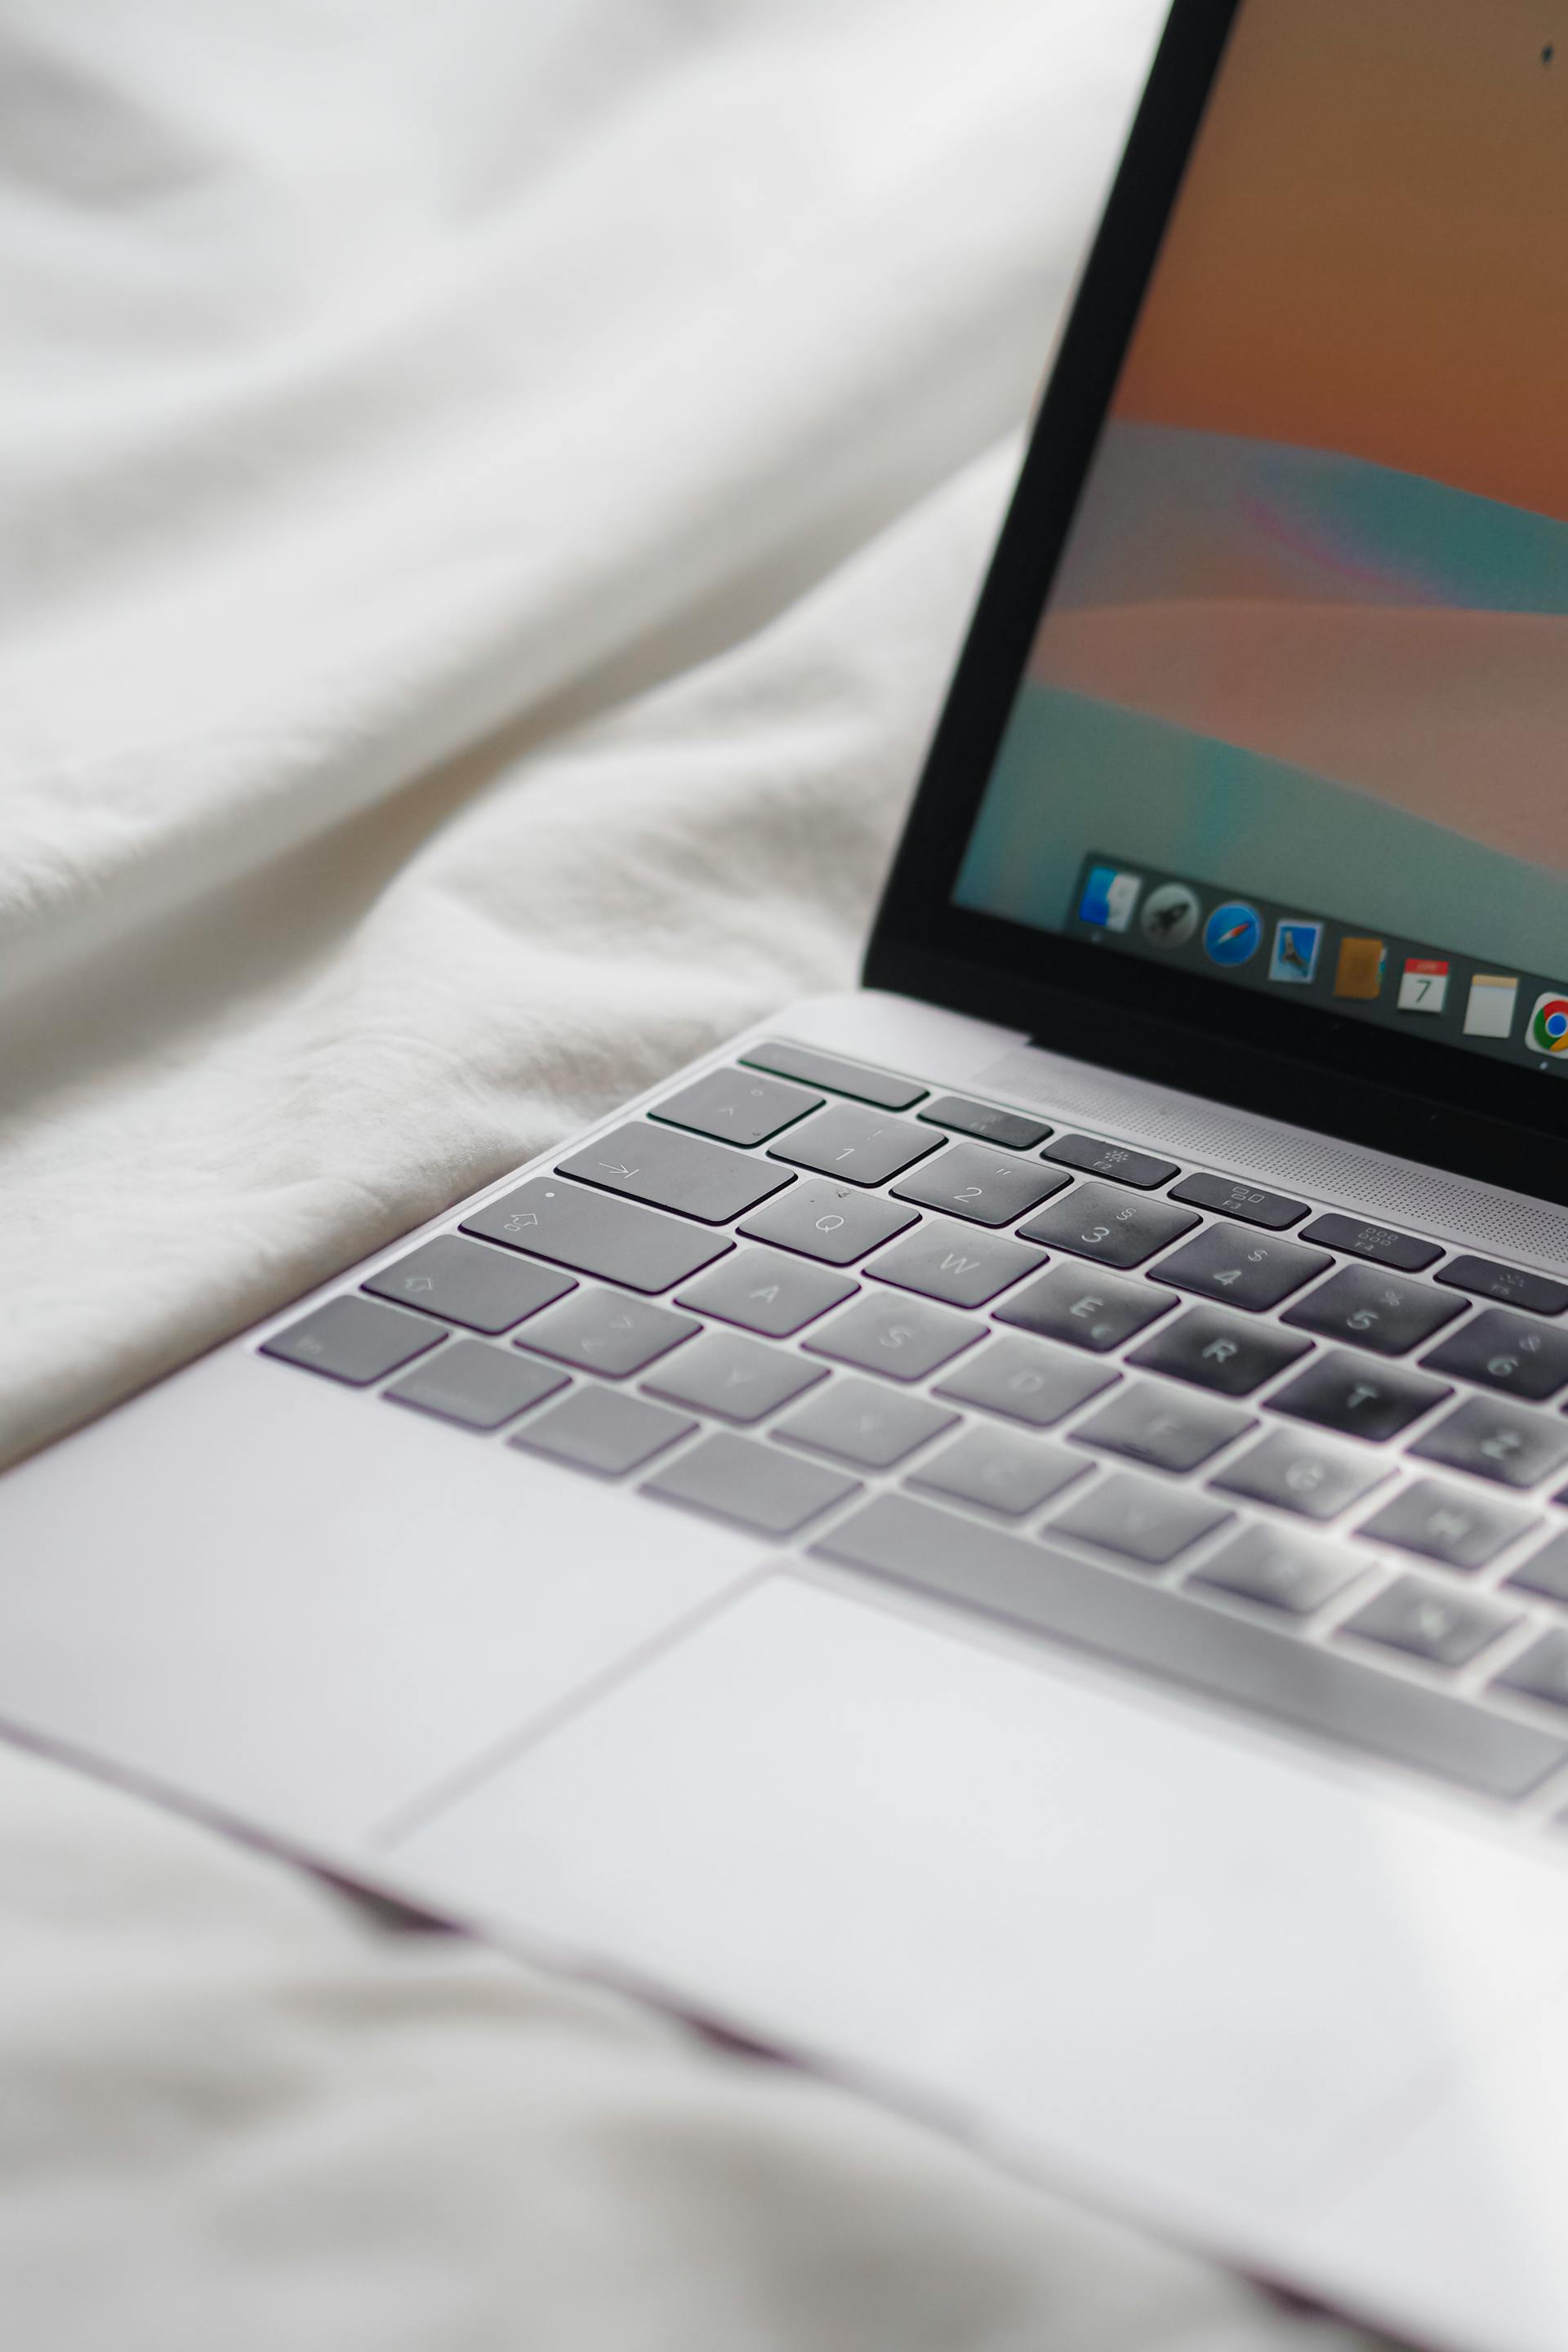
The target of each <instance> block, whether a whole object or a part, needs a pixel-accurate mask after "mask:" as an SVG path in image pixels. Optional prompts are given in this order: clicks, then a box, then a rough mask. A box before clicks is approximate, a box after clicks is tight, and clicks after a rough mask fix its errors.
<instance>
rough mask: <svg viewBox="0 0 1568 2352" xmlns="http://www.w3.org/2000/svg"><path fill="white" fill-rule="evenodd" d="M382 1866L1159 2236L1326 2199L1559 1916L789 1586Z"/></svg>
mask: <svg viewBox="0 0 1568 2352" xmlns="http://www.w3.org/2000/svg"><path fill="white" fill-rule="evenodd" d="M396 1861H397V1864H398V1866H399V1869H400V1870H403V1869H406V1871H407V1872H408V1874H409V1881H408V1883H409V1884H410V1885H411V1887H412V1888H413V1889H414V1890H415V1891H416V1892H423V1893H425V1894H426V1895H428V1896H431V1897H434V1898H435V1899H436V1900H437V1902H439V1903H441V1904H444V1905H445V1906H446V1907H447V1908H449V1909H451V1910H452V1911H454V1912H456V1913H458V1915H460V1916H468V1917H469V1918H470V1919H473V1920H475V1921H477V1922H479V1923H480V1924H488V1925H489V1926H491V1927H495V1928H497V1929H498V1930H500V1932H502V1933H504V1932H505V1931H506V1929H507V1928H508V1927H512V1928H521V1929H523V1930H526V1931H531V1932H532V1933H534V1934H537V1935H542V1936H544V1937H548V1938H550V1939H551V1940H552V1941H553V1942H554V1943H555V1944H556V1945H557V1946H558V1947H563V1948H568V1949H572V1950H575V1951H577V1952H579V1953H582V1954H584V1955H588V1956H591V1957H593V1958H596V1959H598V1960H600V1961H607V1962H609V1963H610V1964H611V1965H612V1966H614V1967H616V1968H618V1969H623V1970H626V1971H631V1972H634V1973H635V1974H636V1975H637V1976H640V1977H642V1978H645V1979H649V1980H651V1981H653V1982H655V1983H661V1984H663V1985H665V1986H668V1988H669V1989H670V1990H671V1991H672V1992H673V1993H674V1994H675V1995H676V1996H678V1997H679V1998H680V1999H682V2000H685V2001H686V2002H687V2003H689V2005H692V2006H695V2007H700V2008H702V2009H705V2010H707V2011H710V2012H711V2013H712V2014H714V2015H716V2016H719V2017H721V2018H724V2019H727V2020H729V2021H732V2022H734V2023H735V2024H737V2025H739V2026H741V2027H743V2028H744V2029H745V2030H747V2031H749V2032H752V2034H755V2035H759V2036H761V2037H763V2038H766V2039H771V2040H773V2041H774V2042H777V2043H779V2044H780V2045H782V2046H784V2047H785V2048H788V2049H792V2050H794V2051H795V2052H797V2053H801V2054H804V2055H806V2056H808V2057H815V2058H816V2059H818V2060H820V2061H823V2062H825V2063H828V2064H830V2065H832V2066H834V2067H836V2068H837V2069H838V2070H840V2071H843V2072H846V2073H847V2074H850V2075H852V2076H858V2077H859V2078H860V2079H863V2080H867V2081H870V2082H873V2083H874V2082H876V2081H877V2080H878V2079H879V2078H880V2079H882V2080H883V2081H885V2082H887V2083H889V2084H896V2085H899V2086H900V2087H901V2088H902V2089H903V2090H904V2091H906V2092H907V2093H909V2094H910V2095H916V2096H918V2097H920V2098H921V2100H922V2101H925V2102H935V2103H938V2104H940V2105H941V2106H942V2107H943V2108H945V2109H946V2110H948V2111H949V2112H953V2111H957V2112H958V2113H960V2114H962V2115H963V2116H965V2117H966V2118H968V2119H970V2120H972V2121H974V2122H979V2123H984V2126H986V2127H988V2128H989V2129H990V2130H991V2131H993V2132H999V2133H1001V2134H1002V2135H1003V2136H1004V2137H1006V2138H1007V2139H1008V2140H1010V2141H1011V2142H1012V2143H1013V2144H1014V2145H1016V2146H1017V2147H1019V2148H1020V2149H1021V2150H1029V2151H1032V2152H1033V2153H1034V2154H1035V2155H1037V2157H1038V2158H1041V2159H1043V2160H1045V2161H1047V2162H1050V2163H1056V2164H1065V2165H1068V2166H1069V2167H1070V2168H1071V2169H1072V2170H1073V2172H1075V2173H1076V2174H1077V2175H1078V2176H1079V2177H1080V2178H1086V2179H1089V2180H1090V2181H1092V2180H1094V2179H1099V2180H1100V2182H1101V2183H1102V2184H1103V2186H1104V2187H1105V2188H1106V2189H1110V2190H1111V2191H1112V2192H1113V2193H1118V2194H1124V2195H1127V2196H1130V2197H1132V2198H1134V2199H1136V2200H1138V2201H1139V2202H1141V2203H1144V2204H1146V2205H1148V2206H1150V2207H1151V2208H1152V2209H1153V2210H1163V2211H1164V2212H1166V2213H1167V2214H1169V2215H1170V2217H1171V2218H1172V2219H1173V2221H1179V2220H1180V2219H1181V2217H1182V2214H1183V2212H1184V2210H1185V2211H1188V2212H1190V2213H1191V2214H1192V2215H1194V2216H1200V2215H1203V2214H1205V2213H1207V2214H1209V2215H1211V2216H1212V2214H1213V2213H1214V2212H1215V2211H1216V2210H1226V2209H1230V2210H1237V2209H1240V2210H1245V2209H1246V2208H1247V2207H1252V2208H1254V2209H1255V2210H1257V2209H1260V2208H1265V2207H1269V2206H1275V2205H1277V2202H1278V2200H1279V2199H1281V2198H1289V2199H1293V2200H1309V2199H1310V2198H1311V2197H1312V2196H1313V2195H1314V2193H1315V2191H1316V2190H1317V2189H1318V2188H1319V2187H1320V2186H1321V2185H1326V2184H1329V2183H1331V2182H1339V2183H1342V2179H1343V2166H1344V2163H1345V2160H1346V2158H1347V2156H1348V2155H1349V2153H1350V2152H1351V2151H1352V2149H1353V2148H1354V2147H1356V2146H1358V2145H1362V2144H1364V2143H1365V2140H1366V2137H1367V2135H1368V2134H1369V2133H1370V2132H1371V2130H1372V2129H1373V2126H1375V2125H1376V2124H1377V2123H1378V2122H1379V2121H1380V2120H1381V2119H1382V2118H1384V2117H1385V2116H1390V2115H1391V2114H1392V2113H1393V2112H1394V2106H1395V2103H1396V2102H1398V2100H1399V2099H1400V2097H1401V2095H1402V2094H1404V2093H1405V2092H1407V2091H1408V2090H1409V2089H1410V2088H1411V2087H1412V2085H1413V2084H1415V2081H1416V2080H1417V2079H1418V2078H1420V2077H1423V2076H1426V2075H1427V2074H1428V2072H1429V2070H1431V2069H1433V2068H1434V2067H1441V2066H1442V2065H1443V2064H1444V2063H1446V2060H1447V2055H1448V2053H1450V2052H1451V2051H1452V2050H1453V2049H1454V2048H1455V2047H1456V2044H1457V2042H1458V2038H1459V2037H1461V2036H1464V2035H1466V2034H1467V2033H1468V2032H1474V2031H1476V2030H1477V2029H1478V2024H1487V2025H1489V2028H1490V2029H1491V2030H1493V2031H1495V2028H1496V2021H1497V2019H1498V2017H1499V2014H1500V2011H1501V2012H1502V2013H1505V2014H1506V2013H1507V2010H1508V2005H1509V2003H1510V2000H1513V1999H1516V1998H1519V1997H1521V1996H1522V1995H1524V1994H1525V1993H1527V1992H1528V1991H1530V1990H1532V1989H1534V1988H1535V1987H1537V1986H1539V1985H1540V1984H1541V1983H1542V1982H1544V1981H1545V1980H1546V1979H1547V1976H1548V1974H1549V1972H1550V1971H1551V1969H1552V1966H1553V1965H1554V1964H1553V1963H1552V1959H1551V1958H1550V1955H1551V1953H1552V1951H1555V1952H1557V1953H1559V1954H1560V1953H1561V1952H1562V1951H1563V1948H1564V1943H1563V1937H1564V1929H1565V1928H1568V1887H1565V1885H1564V1883H1563V1879H1562V1878H1561V1876H1560V1875H1559V1874H1557V1873H1555V1872H1553V1871H1550V1870H1547V1869H1543V1868H1541V1867H1538V1866H1537V1865H1536V1864H1534V1863H1533V1862H1532V1861H1525V1860H1521V1859H1519V1858H1518V1857H1517V1856H1516V1855H1515V1854H1514V1853H1512V1852H1510V1850H1509V1849H1507V1848H1505V1847H1503V1846H1501V1845H1500V1844H1498V1843H1493V1842H1491V1841H1489V1840H1487V1839H1484V1838H1482V1837H1479V1836H1477V1835H1475V1834H1474V1833H1473V1832H1471V1831H1470V1830H1468V1828H1467V1826H1466V1824H1465V1822H1464V1820H1463V1817H1462V1816H1457V1817H1455V1818H1452V1819H1450V1818H1449V1817H1448V1815H1447V1811H1446V1809H1445V1808H1444V1807H1442V1806H1441V1805H1438V1804H1436V1803H1434V1804H1431V1805H1428V1804H1427V1803H1426V1801H1425V1799H1424V1798H1423V1799H1419V1800H1417V1801H1414V1802H1413V1801H1410V1800H1408V1799H1407V1798H1405V1796H1404V1795H1403V1794H1402V1793H1400V1792H1397V1791H1395V1792H1393V1793H1391V1794H1386V1795H1385V1794H1384V1792H1383V1791H1382V1790H1380V1789H1379V1788H1377V1787H1376V1786H1375V1785H1374V1784H1370V1783H1368V1782H1367V1781H1365V1780H1363V1779H1362V1778H1361V1777H1360V1776H1358V1775H1356V1774H1353V1773H1352V1772H1350V1771H1348V1770H1346V1771H1342V1770H1341V1769H1340V1768H1339V1767H1338V1765H1337V1764H1336V1763H1333V1762H1324V1761H1321V1760H1320V1759H1318V1758H1316V1757H1315V1756H1313V1755H1312V1754H1311V1753H1310V1751H1304V1752H1302V1753H1301V1754H1300V1755H1298V1754H1297V1753H1296V1752H1295V1751H1293V1750H1292V1749H1291V1748H1288V1747H1286V1746H1284V1745H1282V1744H1280V1745H1277V1744H1276V1743H1275V1742H1274V1741H1273V1740H1272V1739H1271V1738H1269V1737H1268V1735H1267V1734H1266V1733H1263V1732H1260V1731H1257V1730H1255V1729H1253V1728H1252V1727H1250V1726H1241V1727H1237V1726H1233V1725H1231V1724H1230V1723H1228V1722H1227V1721H1226V1720H1225V1719H1223V1718H1218V1717H1215V1718H1205V1717H1204V1716H1203V1715H1202V1714H1201V1713H1200V1712H1198V1711H1197V1710H1196V1709H1194V1708H1189V1707H1188V1706H1185V1705H1184V1704H1182V1703H1180V1702H1177V1701H1171V1702H1167V1701H1166V1700H1165V1699H1164V1698H1163V1696H1158V1695H1153V1696H1151V1695H1149V1694H1147V1693H1146V1692H1145V1691H1144V1690H1143V1688H1142V1686H1141V1685H1134V1684H1127V1683H1123V1682H1120V1681H1118V1680H1116V1679H1114V1678H1112V1677H1110V1676H1105V1675H1100V1673H1098V1672H1097V1671H1095V1670H1094V1669H1091V1668H1089V1667H1082V1668H1080V1667H1079V1666H1078V1665H1077V1664H1072V1663H1069V1662H1067V1661H1065V1660H1062V1659H1059V1658H1057V1657H1055V1656H1054V1655H1053V1654H1050V1653H1047V1652H1041V1653H1040V1654H1039V1655H1038V1658H1037V1659H1036V1658H1034V1657H1027V1658H1019V1657H1017V1656H1016V1655H1014V1654H1008V1653H1006V1652H1005V1651H1004V1650H1003V1649H1002V1648H1000V1647H999V1646H992V1645H989V1644H987V1643H984V1642H981V1641H976V1640H972V1639H970V1638H969V1637H968V1636H967V1635H960V1636H958V1637H954V1636H953V1635H952V1633H949V1632H948V1631H947V1629H946V1625H945V1623H944V1622H942V1621H941V1620H939V1619H937V1618H935V1617H934V1616H932V1617H921V1616H918V1615H911V1614H907V1613H901V1612H898V1611H896V1610H893V1609H889V1608H886V1607H884V1606H882V1605H880V1604H879V1602H877V1601H873V1600H869V1599H868V1600H866V1601H862V1600H861V1599H859V1598H858V1596H855V1595H851V1594H846V1593H842V1592H840V1591H835V1590H832V1589H829V1588H827V1587H826V1586H824V1585H819V1584H816V1583H815V1582H813V1581H811V1580H808V1579H806V1578H796V1577H794V1576H788V1575H781V1576H779V1577H778V1578H776V1579H773V1580H769V1581H768V1582H766V1583H765V1584H763V1585H762V1586H761V1587H757V1588H753V1589H752V1591H749V1592H748V1593H747V1594H746V1595H744V1596H743V1597H742V1598H741V1599H739V1600H738V1601H735V1602H733V1603H732V1604H731V1605H730V1606H729V1607H727V1608H725V1609H724V1610H723V1611H721V1613H720V1614H719V1615H718V1616H716V1617H715V1618H714V1619H712V1620H711V1621H710V1622H708V1623H707V1624H705V1625H704V1626H703V1627H702V1628H701V1629H700V1630H699V1631H698V1632H696V1633H692V1634H691V1635H690V1636H689V1637H688V1638H687V1639H685V1640H683V1641H682V1642H680V1643H678V1644H677V1645H676V1646H675V1647H674V1648H673V1649H671V1650H670V1651H668V1653H667V1654H664V1655H663V1656H662V1657H661V1658H659V1659H658V1660H656V1661H654V1662H652V1663H651V1664H648V1665H647V1667H645V1668H644V1669H643V1670H642V1671H641V1672H639V1673H638V1674H637V1675H635V1676H634V1677H633V1678H632V1679H631V1680H629V1681H628V1682H627V1683H626V1684H625V1685H622V1686H621V1687H620V1688H619V1689H618V1690H616V1691H615V1692H613V1693H611V1694H610V1695H608V1696H606V1697H605V1699H604V1700H602V1701H601V1702H600V1703H599V1704H597V1705H596V1706H594V1707H593V1708H592V1709H591V1710H590V1711H588V1712H586V1713H584V1714H583V1715H582V1716H580V1717H576V1718H575V1719H574V1720H573V1721H571V1722H569V1723H567V1724H565V1725H563V1727H561V1728H559V1729H558V1730H557V1731H555V1732H554V1733H553V1734H552V1735H551V1737H550V1738H547V1739H546V1740H545V1741H544V1742H542V1744H541V1745H540V1746H539V1747H538V1748H535V1749H534V1750H532V1751H531V1754H529V1755H528V1756H526V1757H525V1758H523V1759H521V1760H520V1761H519V1762H517V1763H516V1764H514V1765H513V1766H512V1767H511V1768H510V1769H507V1770H505V1771H502V1772H500V1773H498V1774H497V1775H496V1776H495V1777H494V1778H492V1779H491V1780H489V1781H487V1782H486V1783H484V1784H483V1785H482V1786H481V1787H479V1789H477V1790H474V1791H473V1792H472V1793H470V1794H469V1795H468V1797H466V1798H465V1799H464V1800H463V1801H461V1802H460V1803H458V1804H456V1805H454V1806H453V1807H452V1808H451V1809H450V1810H449V1811H447V1812H445V1813H443V1814H441V1815H439V1816H437V1818H436V1819H434V1820H433V1821H431V1822H427V1823H426V1825H425V1826H424V1827H423V1828H422V1829H421V1830H419V1831H418V1832H416V1833H415V1834H414V1835H412V1836H411V1837H410V1838H409V1839H408V1840H407V1841H406V1842H405V1843H404V1844H403V1845H402V1846H401V1847H400V1848H399V1849H398V1852H397V1855H396ZM1555 1965H1556V1966H1559V1967H1560V1965H1561V1963H1560V1961H1559V1962H1557V1963H1555ZM1295 2210H1298V2211H1299V2210H1300V2202H1298V2204H1297V2206H1296V2208H1295Z"/></svg>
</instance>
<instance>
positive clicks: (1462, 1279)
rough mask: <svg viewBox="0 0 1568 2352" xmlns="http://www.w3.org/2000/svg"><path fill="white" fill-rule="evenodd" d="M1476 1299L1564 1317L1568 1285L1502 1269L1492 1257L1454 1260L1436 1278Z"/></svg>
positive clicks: (1520, 1270) (1517, 1268)
mask: <svg viewBox="0 0 1568 2352" xmlns="http://www.w3.org/2000/svg"><path fill="white" fill-rule="evenodd" d="M1434 1278H1435V1279H1436V1281H1438V1282H1446V1283H1448V1284H1451V1286H1453V1288H1454V1289H1456V1290H1468V1291H1470V1292H1471V1293H1472V1294H1473V1295H1474V1296H1475V1297H1477V1298H1495V1299H1498V1300H1499V1301H1500V1303H1501V1305H1503V1306H1504V1307H1526V1308H1528V1310H1529V1312H1530V1313H1531V1315H1561V1314H1562V1312H1563V1308H1564V1307H1568V1283H1564V1282H1552V1281H1551V1280H1549V1279H1548V1277H1547V1276H1545V1275H1543V1274H1531V1273H1530V1272H1529V1271H1528V1270H1527V1269H1526V1268H1525V1267H1524V1266H1522V1265H1499V1264H1498V1263H1497V1261H1496V1260H1495V1259H1494V1258H1489V1257H1455V1258H1450V1259H1449V1261H1448V1263H1447V1265H1446V1266H1443V1267H1442V1268H1440V1270H1439V1271H1438V1273H1437V1274H1436V1276H1435V1277H1434Z"/></svg>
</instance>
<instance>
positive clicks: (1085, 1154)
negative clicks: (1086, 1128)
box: [1046, 1135, 1181, 1192]
mask: <svg viewBox="0 0 1568 2352" xmlns="http://www.w3.org/2000/svg"><path fill="white" fill-rule="evenodd" d="M1046 1158H1047V1160H1060V1162H1061V1164H1062V1166H1063V1167H1064V1168H1081V1169H1082V1170H1083V1171H1084V1172H1085V1174H1086V1175H1089V1176H1114V1178H1115V1179H1116V1181H1117V1182H1118V1183H1119V1184H1132V1185H1136V1187H1137V1189H1138V1190H1139V1192H1156V1191H1158V1189H1159V1187H1160V1186H1161V1185H1162V1184H1168V1183H1169V1182H1170V1181H1171V1179H1172V1177H1173V1176H1177V1175H1179V1174H1180V1173H1181V1171H1180V1170H1179V1169H1178V1168H1177V1167H1176V1166H1175V1164H1174V1162H1173V1161H1172V1160H1156V1159H1155V1158H1154V1157H1153V1156H1152V1153H1150V1152H1147V1151H1129V1150H1128V1149H1127V1147H1126V1145H1125V1144H1123V1143H1100V1142H1098V1141H1097V1140H1096V1139H1095V1138H1094V1137H1093V1136H1092V1135H1058V1138H1057V1139H1056V1141H1055V1142H1054V1143H1053V1144H1050V1145H1048V1146H1047V1150H1046Z"/></svg>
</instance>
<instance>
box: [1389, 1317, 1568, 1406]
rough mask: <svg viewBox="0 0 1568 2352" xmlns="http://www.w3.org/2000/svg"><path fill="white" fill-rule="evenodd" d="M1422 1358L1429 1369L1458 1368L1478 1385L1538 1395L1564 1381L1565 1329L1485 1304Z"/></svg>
mask: <svg viewBox="0 0 1568 2352" xmlns="http://www.w3.org/2000/svg"><path fill="white" fill-rule="evenodd" d="M1424 1361H1425V1362H1426V1364H1427V1365H1428V1366H1429V1367H1430V1369H1431V1370H1434V1371H1439V1372H1458V1373H1460V1374H1461V1375H1462V1376H1463V1378H1464V1379H1466V1380H1468V1381H1479V1382H1480V1383H1481V1385H1482V1387H1483V1388H1489V1389H1504V1390H1506V1391H1508V1392H1509V1394H1510V1395H1511V1396H1518V1397H1529V1398H1531V1399H1536V1400H1539V1399H1540V1398H1542V1397H1549V1396H1554V1395H1555V1394H1556V1392H1557V1391H1558V1390H1559V1389H1560V1388H1562V1387H1563V1384H1564V1382H1568V1331H1553V1330H1552V1328H1551V1327H1550V1326H1549V1325H1547V1324H1544V1323H1536V1322H1527V1321H1526V1320H1525V1318H1523V1317H1522V1316H1521V1315H1517V1314H1511V1313H1510V1311H1509V1310H1508V1309H1507V1308H1506V1307H1486V1308H1484V1309H1483V1311H1482V1312H1481V1313H1480V1314H1479V1315H1472V1316H1470V1317H1469V1318H1468V1319H1467V1320H1466V1321H1465V1322H1463V1323H1461V1324H1460V1326H1459V1328H1458V1330H1457V1331H1456V1332H1455V1333H1454V1334H1453V1335H1452V1337H1451V1338H1450V1339H1445V1340H1444V1342H1443V1344H1442V1346H1441V1347H1440V1348H1436V1349H1434V1350H1433V1352H1432V1353H1431V1355H1429V1356H1427V1357H1426V1358H1425V1359H1424Z"/></svg>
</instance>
